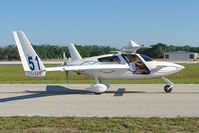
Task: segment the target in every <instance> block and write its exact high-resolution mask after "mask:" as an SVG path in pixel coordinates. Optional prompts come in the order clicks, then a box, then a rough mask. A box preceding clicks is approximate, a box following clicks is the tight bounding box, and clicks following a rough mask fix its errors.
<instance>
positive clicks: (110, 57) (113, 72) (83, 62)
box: [13, 31, 184, 94]
mask: <svg viewBox="0 0 199 133" xmlns="http://www.w3.org/2000/svg"><path fill="white" fill-rule="evenodd" d="M13 34H14V38H15V41H16V45H17V48H18V51H19V55H20V58H21V61H22V65H23V69H24V71H25V73H26V75H27V76H31V77H43V76H45V74H46V72H48V71H61V72H66V73H67V72H68V71H74V72H77V73H78V74H83V75H87V76H91V77H94V79H95V84H92V85H90V86H89V87H88V88H85V89H86V90H88V91H91V92H95V93H96V94H100V93H103V92H105V91H106V90H107V89H108V88H109V87H110V84H109V83H108V82H104V81H102V80H101V79H103V78H105V79H136V78H151V77H161V78H162V79H163V80H164V81H165V82H166V83H167V84H168V85H166V86H165V87H164V90H165V92H171V91H172V88H173V87H174V84H173V83H172V82H171V81H169V80H168V79H166V78H165V77H164V76H166V75H170V74H173V73H176V72H179V71H181V70H182V69H184V67H183V66H181V65H178V64H174V63H170V62H159V61H154V60H152V59H151V58H150V57H148V56H145V55H142V54H137V53H136V50H137V49H139V48H141V47H143V46H140V45H138V44H136V43H135V42H133V41H132V40H131V41H130V44H129V45H128V46H126V47H124V48H122V50H121V51H120V52H112V53H111V54H107V55H101V56H94V57H89V58H84V59H83V58H82V57H81V56H80V54H79V53H78V51H77V49H76V48H75V46H74V44H72V43H70V44H68V49H69V52H70V55H71V57H72V60H71V61H70V62H68V61H66V59H65V60H64V63H63V64H62V65H60V66H58V67H47V68H46V67H45V66H44V65H43V63H42V62H41V60H40V58H39V57H38V55H37V53H36V52H35V51H34V49H33V47H32V46H31V44H30V42H29V41H28V39H27V38H26V36H25V34H24V32H23V31H14V32H13ZM131 61H136V62H134V63H137V64H134V68H132V67H131V66H130V62H131ZM130 67H131V68H130Z"/></svg>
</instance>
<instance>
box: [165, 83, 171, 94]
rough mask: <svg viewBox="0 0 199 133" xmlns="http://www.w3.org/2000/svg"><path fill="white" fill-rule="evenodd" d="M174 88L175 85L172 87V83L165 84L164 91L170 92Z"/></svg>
mask: <svg viewBox="0 0 199 133" xmlns="http://www.w3.org/2000/svg"><path fill="white" fill-rule="evenodd" d="M172 88H173V87H171V85H165V86H164V91H165V92H166V93H169V92H171V91H172Z"/></svg>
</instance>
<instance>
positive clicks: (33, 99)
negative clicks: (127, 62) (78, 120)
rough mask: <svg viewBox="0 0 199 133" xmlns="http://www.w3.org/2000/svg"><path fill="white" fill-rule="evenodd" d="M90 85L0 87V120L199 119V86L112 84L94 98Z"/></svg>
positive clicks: (18, 85)
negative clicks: (167, 87) (166, 87)
mask: <svg viewBox="0 0 199 133" xmlns="http://www.w3.org/2000/svg"><path fill="white" fill-rule="evenodd" d="M88 86H89V85H88V84H68V85H66V84H50V85H46V84H0V116H16V115H17V116H56V117H63V116H77V117H93V116H97V117H126V116H128V117H177V116H181V117H199V84H176V85H175V88H173V91H172V92H171V93H169V94H168V93H165V92H164V91H163V87H164V85H163V84H111V87H110V88H109V89H108V90H107V92H105V93H103V94H101V95H95V94H93V93H90V92H88V91H85V90H84V88H85V87H88Z"/></svg>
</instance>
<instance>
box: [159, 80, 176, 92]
mask: <svg viewBox="0 0 199 133" xmlns="http://www.w3.org/2000/svg"><path fill="white" fill-rule="evenodd" d="M161 78H162V79H163V80H164V81H165V82H167V84H168V85H165V86H164V91H165V92H166V93H169V92H171V91H172V89H173V87H174V84H173V83H172V82H171V81H170V80H168V79H166V78H165V77H163V76H162V77H161Z"/></svg>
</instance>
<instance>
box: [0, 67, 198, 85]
mask: <svg viewBox="0 0 199 133" xmlns="http://www.w3.org/2000/svg"><path fill="white" fill-rule="evenodd" d="M52 66H55V65H47V67H52ZM183 66H185V69H184V70H182V71H180V72H178V73H176V74H173V75H170V76H167V78H168V79H169V80H171V81H172V82H174V83H186V84H191V83H199V69H198V68H199V64H184V65H183ZM106 81H108V82H110V83H112V84H140V83H142V84H143V83H144V84H150V83H151V84H154V83H165V82H164V81H163V80H162V79H160V78H147V79H134V80H129V79H119V80H118V79H114V80H106ZM93 82H94V80H93V78H90V77H87V76H83V75H78V74H76V73H74V72H69V82H68V83H70V84H74V83H81V84H83V83H89V84H90V83H93ZM0 83H40V84H43V83H47V84H58V83H59V84H65V83H66V76H65V73H64V72H47V73H46V76H45V77H41V78H32V77H27V76H25V73H24V72H23V68H22V66H21V65H0Z"/></svg>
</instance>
